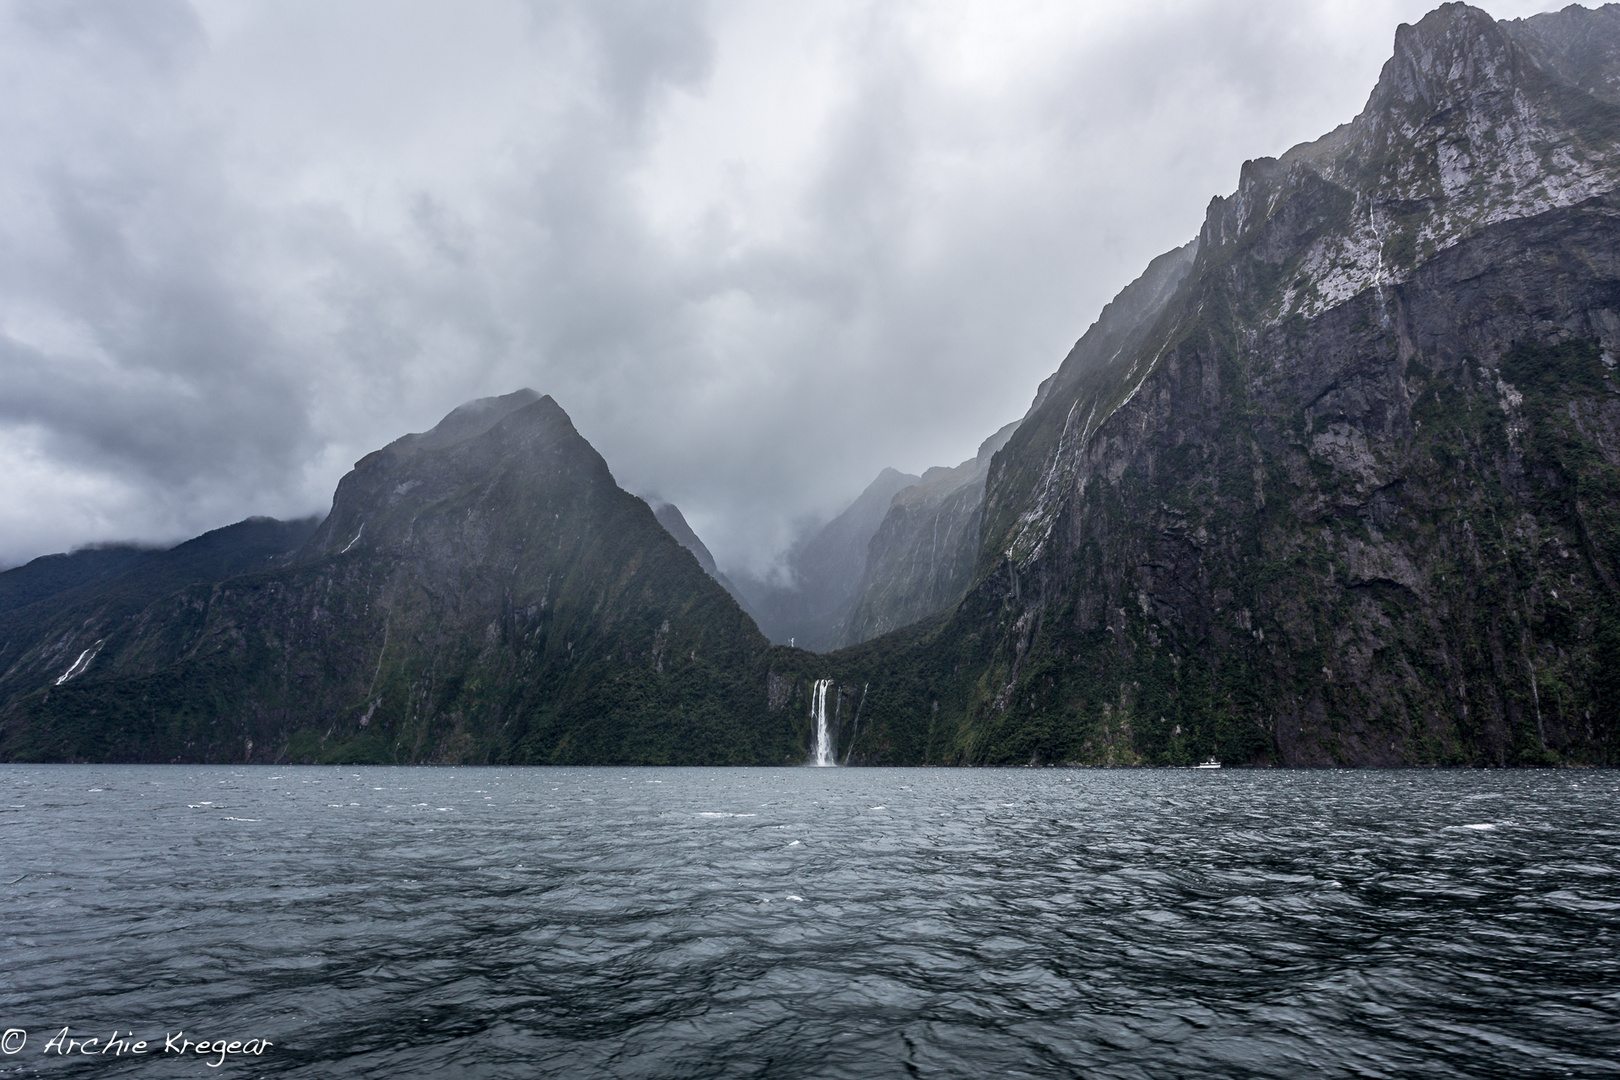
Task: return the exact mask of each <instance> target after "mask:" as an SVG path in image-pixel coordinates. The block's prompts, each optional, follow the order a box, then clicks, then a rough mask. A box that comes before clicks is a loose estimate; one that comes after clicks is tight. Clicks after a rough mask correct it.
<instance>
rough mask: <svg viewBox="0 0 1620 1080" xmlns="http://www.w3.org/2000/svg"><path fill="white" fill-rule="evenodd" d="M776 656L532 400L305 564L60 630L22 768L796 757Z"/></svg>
mask: <svg viewBox="0 0 1620 1080" xmlns="http://www.w3.org/2000/svg"><path fill="white" fill-rule="evenodd" d="M767 650H768V645H767V642H766V641H765V639H764V638H763V636H762V635H760V634H759V632H758V630H757V629H756V628H755V627H754V625H753V623H752V622H751V621H750V620H749V618H748V617H747V616H746V615H745V614H744V613H743V612H742V610H741V609H740V608H738V606H737V604H736V602H735V601H733V600H732V598H731V597H730V596H728V595H727V594H726V593H725V591H724V590H723V589H722V588H721V587H720V586H719V585H718V584H717V583H716V582H715V581H714V580H713V579H712V578H710V577H709V576H708V575H707V574H706V573H704V571H703V569H702V568H701V567H700V566H699V565H698V562H697V560H696V558H694V557H693V555H692V554H691V553H690V552H688V551H687V550H685V549H683V548H682V547H681V546H680V545H679V544H678V543H676V541H675V540H674V539H673V538H672V537H671V536H670V535H669V534H668V533H667V532H666V531H665V530H664V529H663V527H662V526H660V525H659V523H658V521H657V520H656V519H655V517H654V515H653V512H652V510H651V509H650V508H649V507H648V506H647V504H646V503H644V502H642V501H641V500H640V499H638V498H636V497H635V496H633V495H631V494H629V493H628V492H625V491H623V490H622V489H620V488H619V487H618V486H617V485H616V484H615V483H614V481H613V477H612V475H611V473H610V472H609V471H608V468H607V465H606V463H605V462H603V460H602V458H601V457H600V455H598V454H597V453H596V451H595V450H594V449H592V448H591V447H590V445H589V444H588V443H587V442H586V441H585V440H584V439H583V438H581V437H580V435H579V434H578V432H576V431H575V430H574V427H573V425H572V424H571V423H570V422H569V420H568V417H567V415H566V414H564V412H563V411H562V409H561V408H559V407H558V406H557V405H556V403H555V402H553V401H552V400H551V399H550V398H542V397H539V396H538V395H535V394H533V393H532V392H525V393H522V394H519V395H511V396H509V397H507V398H502V399H490V400H486V401H482V402H475V403H472V404H471V405H469V406H464V407H463V408H462V409H458V410H457V411H456V412H455V413H452V414H451V415H450V416H449V417H447V418H446V419H445V421H444V422H443V423H441V424H440V425H439V426H438V427H437V428H435V429H434V430H433V431H431V432H427V433H424V434H422V435H412V436H406V437H405V438H402V439H399V440H397V441H395V442H394V443H392V444H390V445H389V446H388V447H385V448H384V449H382V450H380V451H378V452H376V453H374V454H371V455H368V456H367V457H366V458H364V459H363V460H361V461H360V462H359V463H358V464H357V465H356V466H355V468H354V471H352V472H351V473H349V475H348V476H346V477H344V479H343V481H342V482H341V483H340V484H339V485H338V489H337V493H336V495H335V496H334V498H333V504H332V511H331V513H330V514H329V515H328V517H327V518H326V520H325V521H324V522H323V523H322V524H321V526H320V528H319V529H318V530H316V531H315V532H314V534H313V535H312V536H310V537H309V539H308V541H307V542H306V543H305V544H304V545H303V546H302V547H301V548H300V549H299V550H298V551H297V552H296V553H295V554H294V555H293V556H292V557H291V559H290V560H288V561H286V562H285V563H284V564H282V565H273V566H271V567H269V568H267V569H262V570H261V571H260V572H258V573H250V574H245V575H240V576H233V577H226V578H224V579H223V580H213V581H211V582H208V583H206V584H192V585H190V586H189V587H185V588H181V589H179V590H178V591H168V592H165V593H164V594H163V595H161V596H159V597H157V598H155V599H153V600H152V601H151V602H149V603H146V604H144V605H140V606H138V607H137V608H136V609H134V610H119V611H114V612H110V613H109V614H108V616H107V617H106V618H102V619H100V621H94V620H91V621H86V620H85V619H82V618H77V619H70V620H66V621H62V620H59V621H58V622H57V624H55V625H54V626H53V627H52V629H51V632H50V633H48V634H46V635H43V637H42V638H41V641H40V643H39V644H38V645H37V646H35V647H32V648H30V649H28V650H27V651H26V652H25V653H24V655H23V656H22V657H21V658H20V659H18V660H17V661H15V662H14V663H13V664H12V666H11V670H9V671H8V672H7V673H6V675H5V676H4V678H3V679H0V754H3V755H4V756H5V757H7V758H11V759H18V758H26V759H35V760H39V759H45V760H52V759H54V760H62V759H69V760H71V759H92V760H115V761H116V760H148V761H150V760H191V761H233V760H234V761H283V760H293V761H297V760H348V761H355V760H376V761H542V762H572V761H592V762H616V761H625V762H628V761H651V762H726V761H756V762H757V761H774V760H782V759H784V758H785V757H786V756H788V755H789V754H791V753H792V752H794V751H793V750H792V748H791V746H790V742H791V739H792V738H794V737H795V736H794V734H793V732H792V730H791V729H790V727H789V726H785V725H784V724H782V723H776V724H774V725H773V724H772V723H771V722H770V720H769V719H768V718H767V710H766V708H765V665H766V662H767V655H766V654H767ZM85 656H88V657H90V660H89V662H87V663H84V664H82V665H79V661H78V660H77V659H76V658H79V657H85ZM72 665H79V666H81V668H82V670H78V671H74V670H73V666H72ZM69 672H71V676H70V677H67V678H64V677H63V676H64V674H66V673H69Z"/></svg>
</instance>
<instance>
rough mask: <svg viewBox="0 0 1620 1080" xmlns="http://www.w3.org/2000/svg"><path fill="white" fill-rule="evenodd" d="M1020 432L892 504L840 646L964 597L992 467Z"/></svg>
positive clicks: (938, 472)
mask: <svg viewBox="0 0 1620 1080" xmlns="http://www.w3.org/2000/svg"><path fill="white" fill-rule="evenodd" d="M1017 427H1018V424H1017V422H1014V423H1011V424H1008V425H1007V426H1006V427H1003V428H1002V429H1001V430H1000V431H998V432H996V433H995V434H994V435H992V436H990V438H988V439H986V440H985V441H984V443H983V444H982V445H981V446H980V447H979V452H978V454H977V455H976V456H975V457H971V458H969V459H968V460H966V461H964V462H962V463H961V464H960V465H958V466H956V467H955V468H952V469H947V468H943V467H935V468H932V469H929V470H928V471H927V472H925V473H923V474H922V477H921V478H920V479H919V480H918V481H917V482H916V483H915V484H912V485H911V486H910V487H906V488H902V489H901V490H900V491H899V492H898V493H897V494H896V495H895V496H894V498H893V499H891V500H890V501H889V509H888V512H887V513H885V514H884V516H883V521H882V522H881V523H880V524H879V525H878V528H877V531H876V532H875V533H873V535H872V539H871V540H870V541H868V543H867V553H866V565H865V567H864V568H863V570H862V572H861V579H860V586H859V587H858V589H857V590H856V594H855V599H854V601H853V603H852V604H851V607H850V612H849V615H848V616H847V617H846V618H845V619H844V620H842V622H841V623H840V624H839V625H838V626H837V627H836V637H835V639H834V642H833V645H834V647H842V646H845V645H855V644H858V643H860V642H862V641H866V640H867V639H869V638H874V637H877V636H878V635H879V634H884V633H887V632H888V631H890V630H894V629H896V628H898V627H902V626H907V625H910V624H911V623H914V622H917V621H918V620H919V619H924V618H927V617H928V616H930V615H932V614H934V613H935V612H939V611H943V610H945V609H946V608H948V607H950V606H951V605H953V604H955V603H956V602H957V601H958V600H960V599H962V596H963V594H964V593H966V592H967V590H968V586H970V585H972V584H973V570H974V567H975V565H976V564H977V562H978V555H979V533H980V526H981V525H982V523H983V517H984V514H983V506H984V481H985V477H986V476H987V475H988V474H989V471H990V461H991V458H992V457H993V456H994V455H995V452H996V451H997V450H1000V449H1001V448H1002V447H1003V446H1005V445H1006V443H1007V440H1008V439H1009V438H1011V437H1012V433H1013V431H1015V430H1016V429H1017Z"/></svg>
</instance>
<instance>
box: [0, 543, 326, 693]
mask: <svg viewBox="0 0 1620 1080" xmlns="http://www.w3.org/2000/svg"><path fill="white" fill-rule="evenodd" d="M319 523H320V522H319V520H318V519H316V518H305V519H303V520H300V521H276V520H275V519H273V518H264V517H256V518H248V519H247V520H246V521H239V522H237V523H236V524H235V525H227V526H225V527H224V528H222V529H214V530H213V531H211V532H206V533H204V534H203V535H201V536H199V537H197V538H196V539H194V540H187V541H186V542H185V543H183V544H179V545H177V546H175V547H173V548H170V549H169V550H167V551H160V550H157V549H152V548H139V547H135V546H133V545H119V546H116V547H107V548H90V549H86V550H84V551H77V552H74V553H73V554H71V555H47V556H44V557H42V558H39V559H35V560H34V561H33V562H30V563H28V564H27V565H25V566H20V567H17V568H16V569H14V570H9V571H7V572H6V573H5V574H4V575H0V597H4V598H5V600H6V601H7V602H6V603H4V604H0V671H4V672H5V674H4V675H3V676H0V688H4V687H5V686H6V685H7V684H8V682H10V681H12V678H13V676H17V675H18V674H19V672H20V671H21V670H23V669H24V668H26V667H27V666H28V664H29V663H30V662H31V663H44V664H46V665H47V666H49V665H53V664H54V665H60V666H61V667H62V668H63V669H64V671H66V670H68V669H69V668H70V664H69V663H67V662H64V661H72V660H74V659H76V658H77V657H79V656H81V655H84V656H95V655H98V654H99V652H100V651H101V647H100V646H99V645H98V642H101V641H103V640H104V639H106V638H108V637H111V636H116V634H117V629H116V628H118V627H120V626H122V625H124V624H127V623H128V622H129V621H130V620H133V619H136V618H138V617H139V615H140V613H141V612H142V611H143V610H144V609H145V608H146V607H147V606H148V605H149V604H151V603H152V602H154V601H156V600H158V599H160V598H163V597H167V596H169V595H171V594H173V593H175V592H176V591H178V590H182V589H186V588H189V587H192V586H201V585H212V584H214V583H215V582H219V581H224V580H225V579H226V578H230V577H235V576H236V575H238V574H247V573H253V572H255V571H260V570H266V569H269V568H270V567H272V566H274V565H275V564H276V562H277V560H278V559H282V558H284V557H285V556H286V555H287V554H288V553H290V552H292V551H293V550H295V549H296V548H298V547H299V545H301V544H303V543H304V542H305V541H306V540H308V539H309V537H310V536H311V535H312V534H313V533H314V532H315V529H316V527H317V525H319ZM76 645H79V646H83V648H78V649H76V648H75V646H76ZM30 658H32V659H31V660H30ZM86 662H87V663H88V662H89V661H88V660H87V661H86ZM19 665H21V667H19ZM74 677H75V678H76V677H77V673H75V675H74ZM0 693H3V689H0Z"/></svg>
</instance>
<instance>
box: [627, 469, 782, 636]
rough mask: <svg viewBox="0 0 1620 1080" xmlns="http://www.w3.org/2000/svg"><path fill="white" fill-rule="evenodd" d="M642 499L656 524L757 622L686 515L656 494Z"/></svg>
mask: <svg viewBox="0 0 1620 1080" xmlns="http://www.w3.org/2000/svg"><path fill="white" fill-rule="evenodd" d="M643 501H644V502H646V503H647V505H648V506H650V507H652V512H653V516H654V517H656V518H657V519H658V524H660V525H662V526H663V527H664V531H665V532H667V533H669V535H670V536H673V537H674V538H675V542H676V543H677V544H680V545H681V547H683V548H685V549H686V550H687V551H690V552H691V553H692V556H693V558H695V559H697V561H698V565H699V566H701V567H703V572H704V573H705V574H708V575H709V576H710V577H712V578H714V580H715V581H718V582H719V583H720V587H721V588H723V589H725V590H726V592H728V593H730V594H731V598H732V599H733V600H735V601H737V604H738V606H739V607H741V608H742V609H743V610H744V611H746V612H748V616H749V618H752V619H755V621H756V622H757V621H758V620H757V618H756V616H755V615H754V612H753V609H752V608H751V607H750V606H749V604H748V600H747V598H746V597H745V596H744V595H743V594H742V592H741V591H739V590H738V588H737V586H735V585H733V584H732V583H731V579H730V578H728V577H726V575H725V574H723V573H721V572H720V568H719V567H718V566H716V565H715V562H714V556H713V555H711V554H710V553H709V548H708V546H707V545H706V544H704V543H703V541H702V540H701V539H699V538H698V534H697V533H696V532H694V531H693V530H692V526H691V525H689V524H687V522H686V516H685V515H684V514H682V513H681V510H680V507H678V506H676V505H675V504H674V503H672V502H665V501H664V500H663V499H660V498H658V497H657V496H652V497H647V498H644V499H643Z"/></svg>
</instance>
